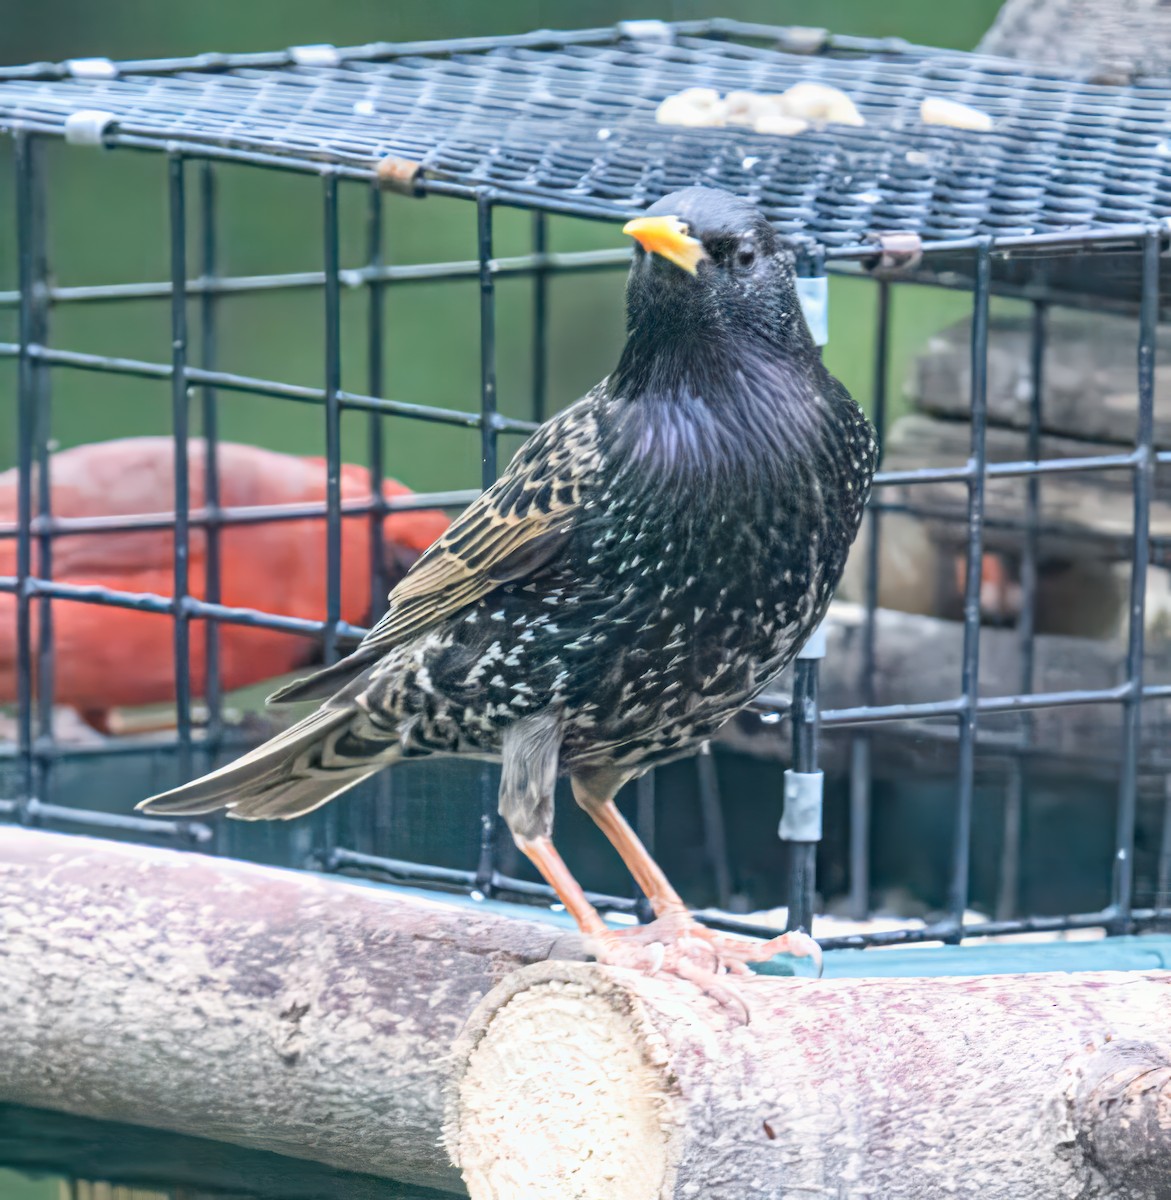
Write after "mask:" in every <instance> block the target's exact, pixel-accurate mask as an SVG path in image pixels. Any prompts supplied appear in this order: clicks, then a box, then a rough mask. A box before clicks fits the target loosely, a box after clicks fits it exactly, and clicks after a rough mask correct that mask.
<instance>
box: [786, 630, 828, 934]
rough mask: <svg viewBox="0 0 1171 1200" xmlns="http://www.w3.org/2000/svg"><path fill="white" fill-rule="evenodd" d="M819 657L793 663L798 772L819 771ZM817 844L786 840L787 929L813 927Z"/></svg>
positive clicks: (805, 773) (794, 734)
mask: <svg viewBox="0 0 1171 1200" xmlns="http://www.w3.org/2000/svg"><path fill="white" fill-rule="evenodd" d="M815 636H816V635H815ZM819 661H820V660H819V659H816V658H798V659H797V661H796V663H795V664H794V666H793V709H792V713H791V719H792V722H793V770H794V771H795V772H797V773H798V774H801V775H813V774H816V773H817V771H818V765H817V742H818V728H819V720H818V703H817V677H818V665H819ZM817 845H818V843H817V842H810V841H786V842H785V852H786V853H785V858H786V863H787V866H788V881H787V899H788V909H789V911H788V920H787V921H786V922H785V928H786V929H800V930H803V931H804V932H806V933H808V932H809V931H810V929H812V927H813V909H814V903H815V899H816V892H817Z"/></svg>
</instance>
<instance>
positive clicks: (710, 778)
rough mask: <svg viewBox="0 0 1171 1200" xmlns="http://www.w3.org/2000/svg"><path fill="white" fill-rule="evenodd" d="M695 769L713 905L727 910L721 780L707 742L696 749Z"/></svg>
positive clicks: (729, 900)
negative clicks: (714, 902) (711, 880)
mask: <svg viewBox="0 0 1171 1200" xmlns="http://www.w3.org/2000/svg"><path fill="white" fill-rule="evenodd" d="M695 768H696V786H697V788H698V791H699V813H700V818H701V820H702V822H703V843H704V849H705V851H706V853H707V860H708V864H709V865H710V867H711V872H712V879H713V881H714V883H715V892H716V904H717V905H718V906H719V907H720V908H723V909H726V908H728V906H729V905H730V904H731V903H732V868H731V865H730V863H729V861H728V833H727V828H726V826H725V823H724V803H723V799H722V797H721V795H720V776H719V772H718V771H717V769H716V758H715V755H714V754H713V753H712V748H711V743H710V742H704V744H703V745H702V746H701V747H700V748H699V753H698V754H697V755H696V759H695Z"/></svg>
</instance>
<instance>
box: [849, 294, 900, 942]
mask: <svg viewBox="0 0 1171 1200" xmlns="http://www.w3.org/2000/svg"><path fill="white" fill-rule="evenodd" d="M876 299H877V305H876V312H875V329H874V370H873V374H872V380H873V382H872V384H871V396H872V402H871V412H870V418H871V421H872V423H873V425H874V432H875V436H876V438H877V440H878V447H879V455H880V456H881V453H882V447H883V444H884V442H885V441H886V388H887V376H888V374H889V372H890V303H891V297H890V284H889V283H888V282H887V281H886V280H879V282H878V285H877V298H876ZM866 521H867V532H868V533H869V540H868V542H867V543H866V594H865V599H864V603H865V609H866V615H865V620H864V622H863V625H862V669H861V678H860V680H859V692H860V699H861V701H862V703H863V704H865V705H872V704H873V703H874V698H875V670H876V664H877V650H878V585H879V571H880V564H881V561H882V559H881V546H882V511H881V509H880V508H878V507H877V506H875V505H870V506H869V507H868V508H867V512H866ZM873 749H874V747H873V744H872V742H871V739H870V735H869V733H867V732H865V731H863V732H860V733H859V734H857V735H856V736H855V737H854V739H853V741H852V742H851V746H850V850H849V854H850V914H851V915H852V916H853V917H854V918H855V920H859V921H860V920H863V919H864V918H865V917H866V916H867V915H868V913H869V912H870V815H871V804H872V799H873V795H872V793H873V784H874V778H873V764H872V759H873Z"/></svg>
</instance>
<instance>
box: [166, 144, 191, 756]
mask: <svg viewBox="0 0 1171 1200" xmlns="http://www.w3.org/2000/svg"><path fill="white" fill-rule="evenodd" d="M184 168H185V163H184V160H183V156H182V155H181V154H172V155H170V157H169V158H168V159H167V176H168V181H169V185H170V187H169V193H170V222H171V423H172V431H173V437H174V451H175V535H174V545H175V573H174V582H173V591H174V604H175V728H176V732H177V733H178V737H179V768H180V771H181V773H182V775H183V777H184V778H187V777H188V776H189V775H190V774H191V658H190V650H191V628H190V618H189V617H188V615H187V603H186V602H187V598H188V595H189V588H190V580H189V571H190V553H191V529H190V525H189V523H188V507H189V502H190V494H189V490H188V488H189V479H188V459H187V450H188V445H187V443H188V432H189V429H188V422H189V418H190V413H189V405H188V398H187V199H186V191H185V178H184Z"/></svg>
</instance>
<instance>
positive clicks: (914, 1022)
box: [446, 963, 1171, 1200]
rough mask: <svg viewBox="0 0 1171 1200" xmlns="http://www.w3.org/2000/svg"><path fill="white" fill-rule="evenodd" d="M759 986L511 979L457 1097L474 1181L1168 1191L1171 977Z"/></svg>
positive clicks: (562, 1187) (738, 1199)
mask: <svg viewBox="0 0 1171 1200" xmlns="http://www.w3.org/2000/svg"><path fill="white" fill-rule="evenodd" d="M744 988H745V994H746V995H747V997H748V999H749V1001H750V1005H751V1008H752V1020H751V1022H750V1024H749V1025H747V1026H744V1025H741V1024H737V1023H735V1022H734V1021H732V1020H730V1019H729V1017H728V1015H727V1013H726V1011H724V1010H720V1009H718V1008H716V1007H715V1006H714V1004H713V1003H712V1002H710V1001H708V1000H707V999H705V998H701V997H698V996H697V995H696V993H695V991H694V990H693V989H690V988H686V987H683V986H681V985H680V984H679V982H678V981H674V982H671V981H669V980H663V979H654V978H652V979H647V978H643V977H639V976H635V975H632V974H630V973H628V972H623V971H617V970H613V969H609V968H604V967H599V966H596V965H590V964H581V963H544V964H539V965H535V966H532V967H528V968H525V969H523V970H522V971H519V972H517V973H516V974H514V975H512V976H510V977H509V978H508V979H506V980H505V981H503V983H502V984H500V985H499V986H498V987H497V988H496V989H494V990H493V992H492V993H490V994H489V995H488V996H487V997H486V998H485V999H484V1001H482V1002H481V1004H480V1005H479V1007H478V1008H477V1010H476V1012H475V1014H474V1015H473V1017H472V1019H471V1021H470V1023H469V1026H468V1028H467V1030H466V1031H465V1034H464V1037H463V1039H462V1041H461V1044H460V1045H459V1047H458V1048H457V1082H456V1085H455V1086H454V1088H453V1089H452V1092H451V1098H450V1102H449V1106H448V1116H447V1121H446V1139H447V1143H448V1147H449V1149H450V1151H451V1152H452V1154H453V1156H454V1157H456V1159H457V1160H458V1161H459V1163H460V1165H461V1167H462V1169H463V1174H464V1179H465V1182H466V1183H467V1186H468V1190H469V1192H470V1194H471V1196H472V1198H473V1200H514V1198H516V1197H524V1198H525V1200H554V1198H555V1200H575V1198H576V1200H599V1198H600V1197H605V1198H606V1200H692V1198H695V1200H699V1198H700V1197H702V1198H703V1200H765V1198H766V1197H767V1198H768V1200H798V1198H801V1200H807V1198H808V1197H810V1196H840V1197H863V1196H865V1197H882V1198H883V1200H928V1198H931V1200H934V1198H936V1197H939V1196H944V1195H952V1194H957V1195H979V1196H981V1197H982V1200H1020V1198H1021V1197H1024V1196H1029V1197H1057V1196H1073V1195H1076V1196H1079V1197H1082V1198H1084V1200H1089V1198H1091V1197H1101V1198H1105V1197H1111V1198H1112V1200H1154V1198H1155V1197H1165V1196H1167V1195H1168V1192H1167V1190H1166V1181H1167V1180H1168V1179H1169V1178H1171V1139H1169V1138H1168V1136H1167V1134H1166V1128H1167V1127H1168V1126H1167V1125H1166V1124H1165V1123H1164V1122H1165V1121H1166V1118H1167V1117H1168V1115H1169V1114H1171V1083H1169V1077H1171V1072H1168V1070H1167V1064H1168V1062H1169V1061H1171V1060H1169V1059H1168V1048H1169V1047H1171V973H1167V972H1152V973H1137V972H1134V973H1116V974H1107V973H1102V974H1093V975H1088V974H1087V975H1073V976H1066V975H1025V976H999V977H982V978H945V979H866V980H859V979H855V980H844V979H843V980H830V981H821V982H816V983H814V982H805V981H797V980H780V979H763V978H762V979H755V980H752V981H749V982H748V983H746V984H745V985H744ZM1120 1048H1121V1049H1120ZM1123 1099H1125V1103H1123Z"/></svg>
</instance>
